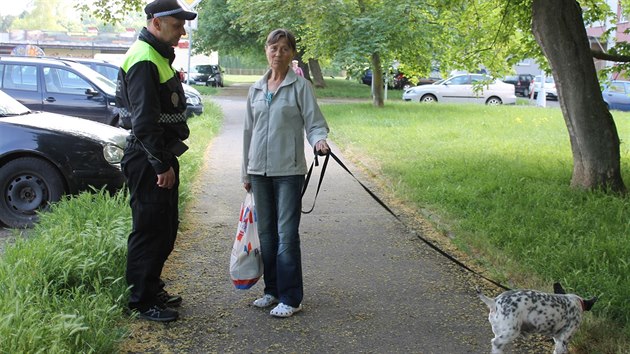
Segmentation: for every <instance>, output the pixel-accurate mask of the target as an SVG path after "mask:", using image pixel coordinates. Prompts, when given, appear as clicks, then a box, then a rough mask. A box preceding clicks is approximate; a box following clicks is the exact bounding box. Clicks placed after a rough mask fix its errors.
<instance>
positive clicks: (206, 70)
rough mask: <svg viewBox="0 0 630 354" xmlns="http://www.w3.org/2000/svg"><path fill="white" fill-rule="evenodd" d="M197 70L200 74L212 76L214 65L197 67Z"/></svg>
mask: <svg viewBox="0 0 630 354" xmlns="http://www.w3.org/2000/svg"><path fill="white" fill-rule="evenodd" d="M195 70H197V72H198V73H200V74H212V73H213V72H214V70H213V69H212V65H197V66H195Z"/></svg>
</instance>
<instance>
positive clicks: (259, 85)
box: [253, 68, 298, 91]
mask: <svg viewBox="0 0 630 354" xmlns="http://www.w3.org/2000/svg"><path fill="white" fill-rule="evenodd" d="M270 74H271V69H269V70H267V72H266V73H265V75H263V77H261V78H260V80H258V81H256V82H255V83H254V85H253V87H254V88H255V89H257V90H261V91H266V90H267V79H268V78H269V75H270ZM297 78H298V76H297V74H296V73H294V72H293V70H292V69H291V68H289V71H287V76H286V77H285V78H284V80H282V83H281V84H280V86H279V87H278V89H280V87H283V86H289V85H291V84H292V83H294V82H296V81H297Z"/></svg>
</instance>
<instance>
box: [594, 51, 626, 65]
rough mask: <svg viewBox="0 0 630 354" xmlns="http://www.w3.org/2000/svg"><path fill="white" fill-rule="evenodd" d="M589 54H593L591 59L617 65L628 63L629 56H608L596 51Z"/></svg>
mask: <svg viewBox="0 0 630 354" xmlns="http://www.w3.org/2000/svg"><path fill="white" fill-rule="evenodd" d="M591 54H593V58H595V59H601V60H607V61H615V62H619V63H629V62H630V55H619V54H608V53H604V52H600V51H598V50H591Z"/></svg>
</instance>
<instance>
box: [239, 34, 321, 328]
mask: <svg viewBox="0 0 630 354" xmlns="http://www.w3.org/2000/svg"><path fill="white" fill-rule="evenodd" d="M265 53H266V55H267V61H268V62H269V66H270V70H269V71H267V73H265V75H264V76H263V77H262V78H261V79H260V80H258V82H256V83H255V84H254V85H252V87H251V88H250V89H249V94H248V97H247V117H246V119H245V124H244V130H243V167H242V182H243V183H244V187H245V189H246V190H247V191H248V192H249V191H250V190H251V192H252V193H253V194H254V200H255V203H256V210H257V213H258V234H259V237H260V245H261V252H262V257H263V264H264V267H265V270H264V282H265V289H264V295H263V296H262V297H261V298H259V299H257V300H256V301H254V306H256V307H260V308H266V307H269V306H271V305H274V304H278V305H277V306H276V307H275V308H274V309H273V310H271V312H270V314H271V315H272V316H276V317H290V316H292V315H293V314H294V313H296V312H299V311H300V310H302V298H303V285H302V257H301V251H300V235H299V224H300V216H301V211H302V202H301V199H302V196H301V194H302V186H303V185H304V175H305V174H306V172H307V168H306V158H305V153H304V135H305V134H304V133H305V132H306V138H307V139H308V142H309V143H310V144H311V146H314V147H315V150H316V151H317V152H318V153H320V154H327V153H328V152H330V148H329V146H328V144H327V143H326V137H327V135H328V125H327V124H326V120H325V119H324V117H323V115H322V113H321V111H320V110H319V106H318V105H317V102H316V100H315V95H314V93H313V89H312V87H311V85H310V83H309V82H308V81H307V80H305V79H304V78H302V77H299V76H297V75H296V74H295V73H294V72H293V70H291V67H290V64H291V59H292V58H293V57H294V56H295V54H296V45H295V37H294V36H293V34H291V32H289V31H287V30H285V29H276V30H274V31H272V32H271V33H270V34H269V36H268V37H267V42H266V44H265Z"/></svg>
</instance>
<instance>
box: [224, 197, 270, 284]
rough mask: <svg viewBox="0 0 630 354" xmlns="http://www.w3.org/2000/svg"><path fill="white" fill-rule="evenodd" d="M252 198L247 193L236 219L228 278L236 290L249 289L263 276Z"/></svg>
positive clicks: (254, 207)
mask: <svg viewBox="0 0 630 354" xmlns="http://www.w3.org/2000/svg"><path fill="white" fill-rule="evenodd" d="M256 221H257V218H256V206H255V203H254V196H253V195H252V194H251V193H247V195H246V196H245V200H244V201H243V204H241V213H240V216H239V218H238V228H237V229H236V238H235V239H234V246H232V256H231V257H230V277H231V278H232V283H234V286H235V287H236V288H237V289H249V288H251V287H252V286H254V284H256V282H257V281H258V279H260V277H261V276H262V275H263V261H262V255H261V253H260V241H259V240H258V227H257V225H256Z"/></svg>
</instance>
